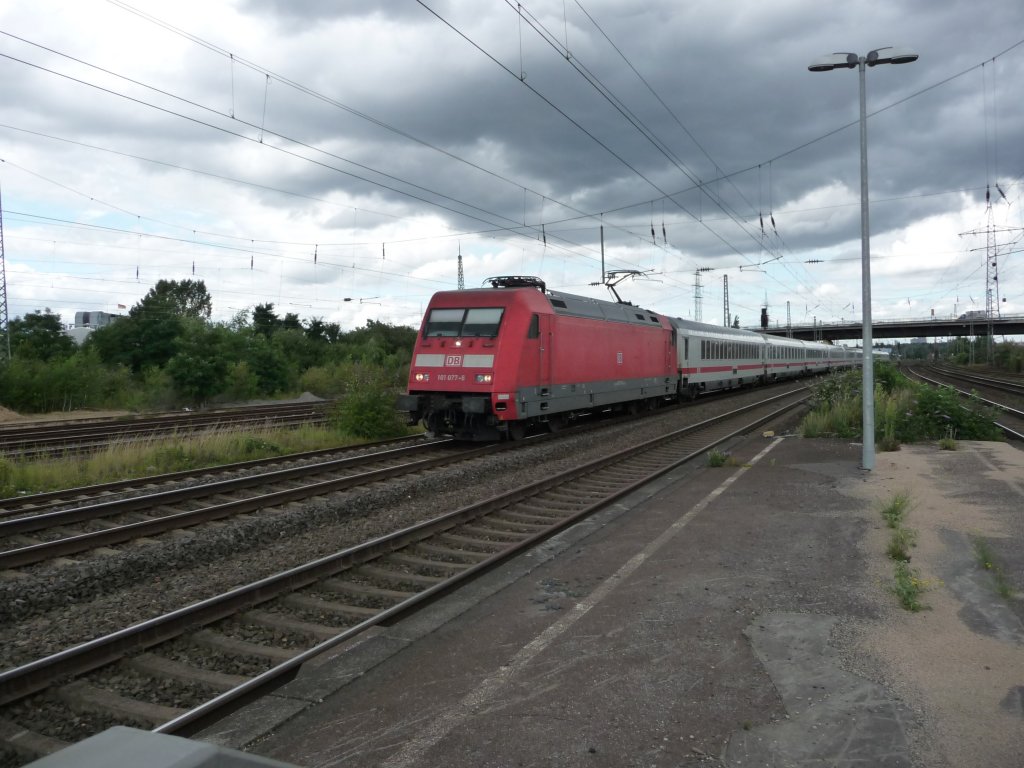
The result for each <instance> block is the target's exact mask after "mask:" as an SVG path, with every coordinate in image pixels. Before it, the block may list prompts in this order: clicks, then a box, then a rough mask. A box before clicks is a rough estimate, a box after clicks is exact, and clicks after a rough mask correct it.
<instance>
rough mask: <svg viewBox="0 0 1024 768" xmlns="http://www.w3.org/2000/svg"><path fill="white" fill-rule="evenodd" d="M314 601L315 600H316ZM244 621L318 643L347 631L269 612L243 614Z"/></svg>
mask: <svg viewBox="0 0 1024 768" xmlns="http://www.w3.org/2000/svg"><path fill="white" fill-rule="evenodd" d="M313 599H314V600H315V598H313ZM319 602H326V601H319ZM296 607H298V606H296ZM339 607H343V606H339ZM314 610H318V609H314ZM332 613H334V611H332ZM242 620H243V621H248V622H250V623H252V624H258V625H259V626H261V627H267V628H268V629H279V630H281V631H282V632H290V633H294V634H298V635H307V636H309V637H312V638H314V639H315V640H317V641H318V642H319V641H323V640H330V639H331V638H332V637H334V636H336V635H339V634H341V633H342V632H343V631H344V629H345V628H344V627H332V626H328V625H326V624H316V623H314V622H311V621H302V620H301V619H294V618H291V617H290V616H285V615H283V614H280V613H271V612H269V611H246V612H245V613H244V614H242Z"/></svg>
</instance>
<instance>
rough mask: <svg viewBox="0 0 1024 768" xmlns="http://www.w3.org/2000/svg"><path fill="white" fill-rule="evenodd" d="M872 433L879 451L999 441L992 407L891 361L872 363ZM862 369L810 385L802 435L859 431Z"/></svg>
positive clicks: (848, 435)
mask: <svg viewBox="0 0 1024 768" xmlns="http://www.w3.org/2000/svg"><path fill="white" fill-rule="evenodd" d="M874 371H875V392H874V396H875V434H876V435H877V436H878V444H879V447H880V448H881V449H882V450H898V449H899V446H900V444H901V443H916V442H920V441H923V440H943V439H947V440H948V439H959V440H1001V439H1002V435H1001V433H1000V431H999V429H998V427H996V426H995V425H994V424H993V423H992V421H993V419H994V418H995V417H994V414H993V413H992V412H991V409H989V408H988V407H986V406H985V405H984V404H983V403H981V402H980V401H979V400H977V399H976V398H971V399H970V400H967V401H965V400H963V399H962V398H960V397H959V396H958V395H957V394H956V393H955V392H953V391H952V390H950V389H947V388H945V387H941V388H935V387H929V386H927V385H924V384H919V383H916V382H913V381H911V380H910V379H908V378H906V377H905V376H903V375H902V374H901V373H900V372H899V370H898V369H897V368H896V366H894V365H892V364H891V363H886V362H882V361H877V362H876V363H875V368H874ZM862 389H863V376H862V373H861V371H859V370H853V371H846V372H844V373H840V374H833V375H831V376H829V377H827V378H826V379H824V380H823V381H822V382H820V383H819V384H817V385H815V387H814V396H813V398H812V410H811V413H809V414H808V415H807V416H806V417H805V418H804V421H803V423H802V424H801V434H802V435H803V436H804V437H842V438H857V437H860V436H861V435H862V434H863V433H862V429H861V413H862V407H863V401H862V400H861V391H862Z"/></svg>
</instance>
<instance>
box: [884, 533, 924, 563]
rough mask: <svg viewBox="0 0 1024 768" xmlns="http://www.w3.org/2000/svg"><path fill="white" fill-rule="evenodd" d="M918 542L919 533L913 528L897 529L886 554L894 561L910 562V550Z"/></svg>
mask: <svg viewBox="0 0 1024 768" xmlns="http://www.w3.org/2000/svg"><path fill="white" fill-rule="evenodd" d="M916 542H917V531H915V530H913V529H911V528H897V529H896V530H894V531H893V532H892V536H890V537H889V546H888V547H886V550H885V553H886V554H887V555H889V557H890V558H892V559H893V560H904V561H908V560H910V548H911V547H912V546H914V544H915V543H916Z"/></svg>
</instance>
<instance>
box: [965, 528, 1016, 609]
mask: <svg viewBox="0 0 1024 768" xmlns="http://www.w3.org/2000/svg"><path fill="white" fill-rule="evenodd" d="M971 544H972V546H973V548H974V556H975V558H976V559H977V561H978V565H979V566H980V567H981V568H984V569H985V570H986V571H988V572H989V573H990V574H992V581H993V583H994V584H995V588H996V592H997V593H998V594H999V596H1000V597H1002V598H1003V599H1004V600H1008V599H1010V598H1011V597H1013V587H1011V586H1010V582H1009V580H1008V579H1007V578H1006V571H1004V570H1003V567H1002V566H1001V565H1000V564H999V563H998V562H996V559H995V556H994V555H993V554H992V550H991V549H990V548H989V546H988V543H986V542H985V540H984V539H980V538H978V537H977V536H974V537H972V538H971Z"/></svg>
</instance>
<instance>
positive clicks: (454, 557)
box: [413, 542, 490, 565]
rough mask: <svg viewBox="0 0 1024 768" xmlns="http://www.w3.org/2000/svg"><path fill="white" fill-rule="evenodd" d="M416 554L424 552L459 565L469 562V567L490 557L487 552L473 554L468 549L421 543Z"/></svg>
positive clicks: (414, 549)
mask: <svg viewBox="0 0 1024 768" xmlns="http://www.w3.org/2000/svg"><path fill="white" fill-rule="evenodd" d="M413 551H414V552H422V553H424V554H427V555H433V556H434V557H440V558H443V559H445V560H448V561H451V562H454V563H458V562H462V561H468V562H467V565H472V564H474V563H480V562H483V561H484V560H486V559H487V558H488V557H490V554H488V553H487V552H473V551H470V550H466V549H452V548H450V547H441V546H438V545H437V544H428V543H426V542H420V543H419V544H416V545H415V546H414V547H413Z"/></svg>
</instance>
